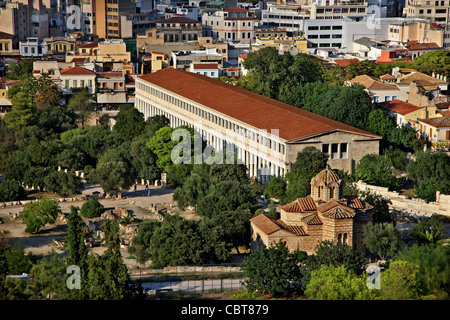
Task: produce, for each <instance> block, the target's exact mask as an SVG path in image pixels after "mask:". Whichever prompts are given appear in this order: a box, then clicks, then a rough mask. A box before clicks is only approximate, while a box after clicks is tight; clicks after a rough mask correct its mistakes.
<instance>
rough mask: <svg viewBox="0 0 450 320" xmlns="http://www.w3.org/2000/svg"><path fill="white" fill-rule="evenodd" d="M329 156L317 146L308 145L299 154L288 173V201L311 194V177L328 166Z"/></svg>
mask: <svg viewBox="0 0 450 320" xmlns="http://www.w3.org/2000/svg"><path fill="white" fill-rule="evenodd" d="M327 161H328V156H327V155H326V154H325V153H323V152H321V151H320V150H319V149H317V148H315V147H306V148H304V149H303V150H302V151H301V152H299V153H298V154H297V159H296V160H295V162H294V163H293V164H292V171H291V172H289V173H287V174H286V180H287V189H286V199H285V200H286V201H293V200H295V199H297V198H300V197H306V196H307V195H309V194H311V178H313V177H314V176H315V175H316V174H317V173H319V172H320V171H321V170H323V169H325V168H326V165H327Z"/></svg>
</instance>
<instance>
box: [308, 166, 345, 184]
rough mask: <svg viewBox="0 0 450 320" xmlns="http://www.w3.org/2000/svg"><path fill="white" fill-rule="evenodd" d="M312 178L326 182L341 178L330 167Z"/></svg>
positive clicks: (337, 180) (336, 180) (338, 180)
mask: <svg viewBox="0 0 450 320" xmlns="http://www.w3.org/2000/svg"><path fill="white" fill-rule="evenodd" d="M313 179H314V180H316V181H323V182H325V183H326V184H328V183H330V182H336V183H339V182H340V181H341V178H339V176H338V175H337V174H336V173H335V172H334V171H332V170H330V169H324V170H322V171H320V172H319V173H318V174H317V175H316V176H315V177H314V178H313Z"/></svg>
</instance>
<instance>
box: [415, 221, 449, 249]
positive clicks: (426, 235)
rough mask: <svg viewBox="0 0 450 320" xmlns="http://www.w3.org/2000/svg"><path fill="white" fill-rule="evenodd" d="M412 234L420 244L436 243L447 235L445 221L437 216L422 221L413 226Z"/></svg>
mask: <svg viewBox="0 0 450 320" xmlns="http://www.w3.org/2000/svg"><path fill="white" fill-rule="evenodd" d="M410 234H411V236H412V237H413V239H414V240H415V241H417V242H418V243H420V244H436V243H437V242H438V241H439V240H441V239H444V238H445V236H446V232H445V229H444V223H443V222H442V221H441V220H439V218H437V217H436V216H432V217H431V218H429V219H424V220H422V221H420V222H419V223H418V224H416V225H415V226H413V227H412V228H411V230H410Z"/></svg>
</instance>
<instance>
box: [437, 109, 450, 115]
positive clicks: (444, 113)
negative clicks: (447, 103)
mask: <svg viewBox="0 0 450 320" xmlns="http://www.w3.org/2000/svg"><path fill="white" fill-rule="evenodd" d="M439 113H440V114H442V115H444V116H450V110H444V111H439Z"/></svg>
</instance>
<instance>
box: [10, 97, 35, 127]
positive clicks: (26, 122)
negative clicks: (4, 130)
mask: <svg viewBox="0 0 450 320" xmlns="http://www.w3.org/2000/svg"><path fill="white" fill-rule="evenodd" d="M10 100H11V103H12V111H11V112H8V113H7V114H6V116H5V122H6V123H7V125H8V126H9V127H12V128H14V129H17V130H21V129H23V128H25V127H27V126H31V125H33V124H35V123H36V122H37V121H38V109H37V108H36V106H35V105H34V104H33V103H32V101H31V98H30V97H29V96H27V94H26V93H24V92H19V93H17V94H16V95H15V96H14V97H12V98H11V99H10Z"/></svg>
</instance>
